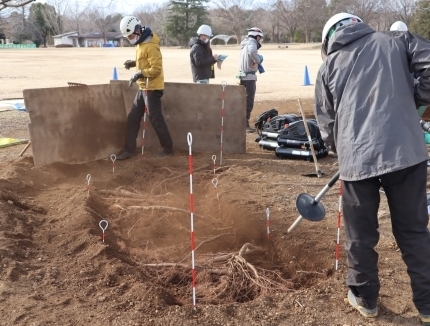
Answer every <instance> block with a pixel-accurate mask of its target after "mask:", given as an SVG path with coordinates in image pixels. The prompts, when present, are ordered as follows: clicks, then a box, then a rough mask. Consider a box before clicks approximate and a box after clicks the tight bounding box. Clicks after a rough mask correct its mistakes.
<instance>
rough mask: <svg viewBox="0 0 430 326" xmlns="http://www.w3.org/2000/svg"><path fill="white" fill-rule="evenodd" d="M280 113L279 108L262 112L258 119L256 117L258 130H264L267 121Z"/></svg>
mask: <svg viewBox="0 0 430 326" xmlns="http://www.w3.org/2000/svg"><path fill="white" fill-rule="evenodd" d="M277 115H278V110H276V109H270V110H268V111H265V112H263V113H262V114H260V115H259V116H258V118H257V119H255V124H254V126H255V128H257V130H262V129H263V124H264V123H265V122H266V121H267V120H270V119H272V118H273V117H276V116H277Z"/></svg>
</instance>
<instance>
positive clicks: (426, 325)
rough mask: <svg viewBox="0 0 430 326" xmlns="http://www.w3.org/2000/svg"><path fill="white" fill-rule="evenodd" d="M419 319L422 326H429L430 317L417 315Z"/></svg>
mask: <svg viewBox="0 0 430 326" xmlns="http://www.w3.org/2000/svg"><path fill="white" fill-rule="evenodd" d="M419 317H420V319H421V322H422V323H423V325H424V326H430V315H423V314H419Z"/></svg>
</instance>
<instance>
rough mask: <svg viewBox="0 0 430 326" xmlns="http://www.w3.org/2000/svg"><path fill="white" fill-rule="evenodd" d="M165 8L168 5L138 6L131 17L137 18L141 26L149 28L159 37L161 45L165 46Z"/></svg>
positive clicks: (166, 12)
mask: <svg viewBox="0 0 430 326" xmlns="http://www.w3.org/2000/svg"><path fill="white" fill-rule="evenodd" d="M167 6H168V3H164V4H161V3H149V4H145V5H140V6H139V7H138V8H137V9H136V10H135V11H134V12H133V15H135V16H136V17H138V18H139V19H140V21H141V22H142V24H143V25H145V26H149V27H151V29H152V30H153V31H154V32H155V33H157V34H158V36H160V39H161V44H163V45H167V44H168V42H167V31H166V21H167V14H168V11H167Z"/></svg>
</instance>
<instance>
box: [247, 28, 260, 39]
mask: <svg viewBox="0 0 430 326" xmlns="http://www.w3.org/2000/svg"><path fill="white" fill-rule="evenodd" d="M248 36H260V37H261V38H263V31H262V30H261V29H259V28H258V27H251V28H248Z"/></svg>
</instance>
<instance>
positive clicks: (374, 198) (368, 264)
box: [342, 161, 430, 315]
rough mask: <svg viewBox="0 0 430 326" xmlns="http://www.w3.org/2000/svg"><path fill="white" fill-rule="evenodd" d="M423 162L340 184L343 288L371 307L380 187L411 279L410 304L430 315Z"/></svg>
mask: <svg viewBox="0 0 430 326" xmlns="http://www.w3.org/2000/svg"><path fill="white" fill-rule="evenodd" d="M426 184H427V161H426V162H422V163H420V164H417V165H414V166H411V167H409V168H406V169H403V170H399V171H395V172H391V173H387V174H384V175H381V176H378V177H374V178H369V179H365V180H360V181H343V195H342V201H343V215H344V221H345V235H346V243H345V249H346V253H347V257H348V275H347V279H346V284H347V285H348V286H349V288H350V289H351V291H352V292H353V293H354V295H355V296H356V297H358V298H359V299H361V301H363V303H364V305H365V306H367V307H368V308H370V309H373V308H375V307H376V303H377V298H378V295H379V287H380V284H379V278H378V253H377V252H376V251H375V249H374V248H375V246H376V244H377V243H378V240H379V231H378V227H379V223H378V216H377V214H378V207H379V202H380V193H379V188H380V187H382V188H383V189H384V191H385V194H386V196H387V200H388V206H389V208H390V214H391V225H392V229H393V234H394V237H395V239H396V242H397V245H398V246H399V248H400V251H401V253H402V258H403V261H404V262H405V263H406V266H407V271H408V274H409V277H410V279H411V287H412V292H413V301H414V304H415V306H416V308H417V309H418V311H419V312H420V313H421V314H425V315H430V233H429V230H428V228H427V226H428V222H429V217H428V213H427V196H426Z"/></svg>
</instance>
